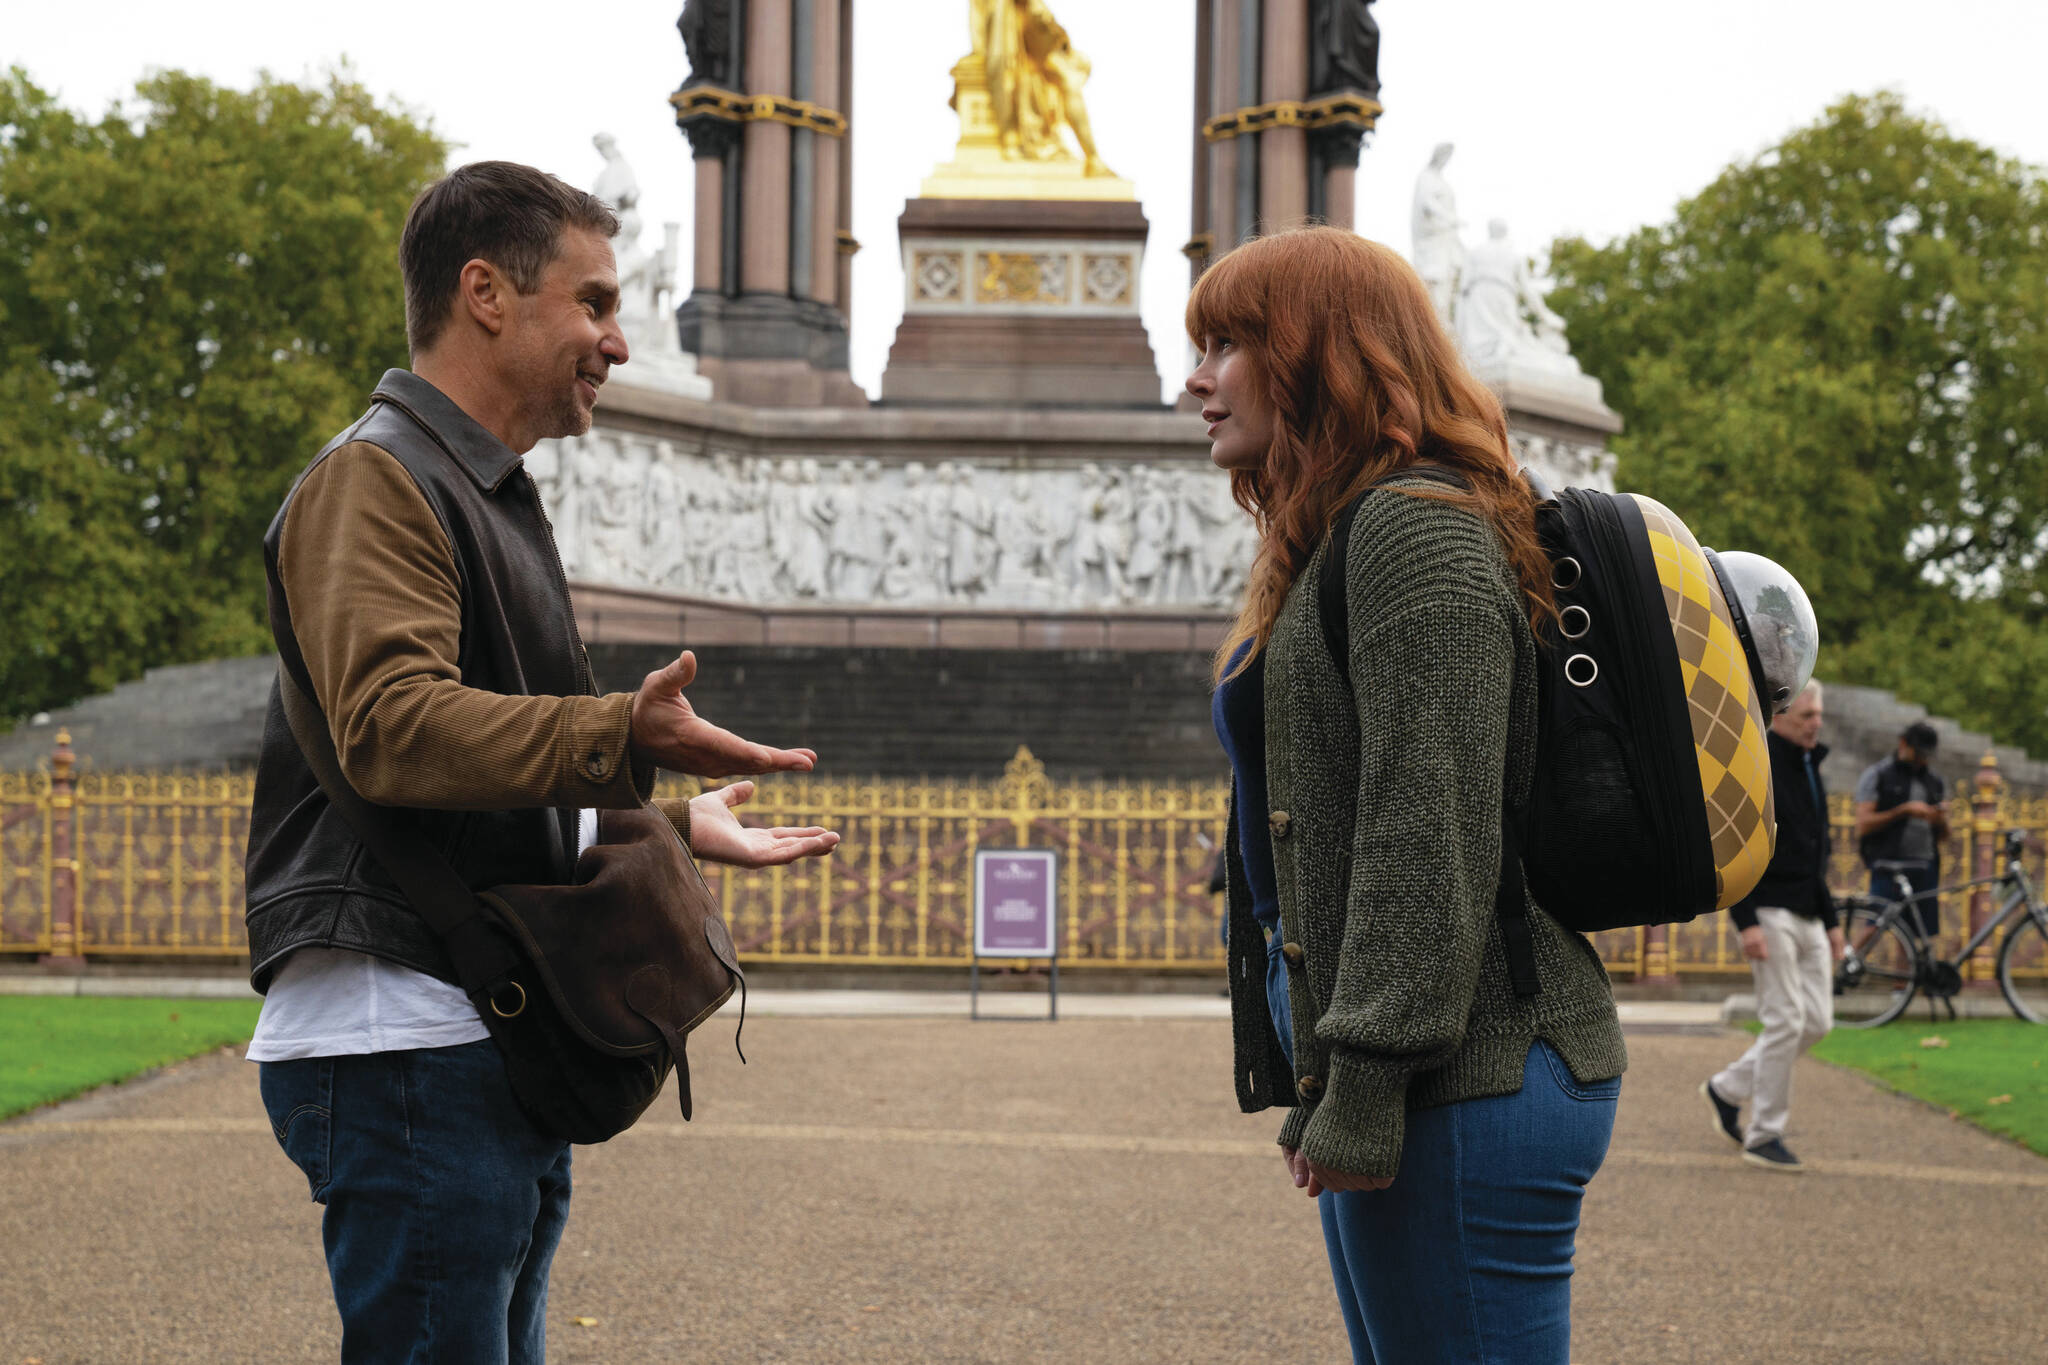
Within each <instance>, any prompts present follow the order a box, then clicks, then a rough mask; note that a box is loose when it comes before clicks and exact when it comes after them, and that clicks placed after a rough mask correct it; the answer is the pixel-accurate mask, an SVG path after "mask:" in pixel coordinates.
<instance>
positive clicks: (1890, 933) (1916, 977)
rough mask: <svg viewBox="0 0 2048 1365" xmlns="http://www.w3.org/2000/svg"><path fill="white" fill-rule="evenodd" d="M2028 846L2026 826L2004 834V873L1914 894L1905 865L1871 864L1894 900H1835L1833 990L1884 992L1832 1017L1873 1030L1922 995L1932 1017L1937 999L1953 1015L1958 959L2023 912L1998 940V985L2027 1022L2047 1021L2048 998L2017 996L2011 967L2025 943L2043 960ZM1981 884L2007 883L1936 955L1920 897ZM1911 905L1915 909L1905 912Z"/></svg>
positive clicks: (2046, 939)
mask: <svg viewBox="0 0 2048 1365" xmlns="http://www.w3.org/2000/svg"><path fill="white" fill-rule="evenodd" d="M2026 845H2027V834H2026V832H2025V831H2024V830H2017V829H2015V830H2008V831H2006V835H2005V871H2004V872H2002V873H2001V874H1999V875H1998V876H1996V877H1979V878H1977V879H1975V880H1974V881H1967V882H1958V883H1957V884H1956V885H1954V886H1942V887H1936V888H1934V889H1933V890H1931V891H1920V892H1915V891H1914V890H1913V889H1912V886H1911V885H1910V884H1909V883H1908V882H1907V881H1906V877H1905V873H1904V869H1905V868H1906V867H1907V866H1908V864H1904V863H1896V862H1874V863H1872V864H1871V865H1870V868H1871V871H1873V872H1889V873H1891V874H1892V880H1893V883H1894V884H1895V885H1896V886H1897V887H1898V889H1899V892H1900V894H1899V896H1898V898H1897V899H1895V900H1884V899H1880V898H1875V897H1871V896H1841V897H1837V898H1836V901H1835V907H1836V914H1837V917H1838V918H1839V919H1840V920H1841V924H1842V937H1843V941H1844V951H1843V953H1842V960H1841V961H1840V962H1839V963H1837V964H1836V966H1835V994H1836V996H1838V997H1843V998H1846V999H1849V1000H1856V1001H1866V1000H1870V999H1872V998H1873V997H1874V996H1875V994H1876V993H1877V992H1879V991H1884V992H1887V993H1888V994H1887V996H1886V998H1885V1000H1884V1003H1883V1006H1882V1008H1880V1009H1879V1010H1878V1011H1877V1012H1876V1013H1875V1014H1872V1015H1870V1016H1869V1017H1867V1018H1857V1017H1845V1016H1844V1015H1843V1014H1842V1013H1841V1012H1840V1011H1839V1010H1838V1011H1837V1014H1836V1018H1835V1023H1836V1024H1837V1025H1839V1026H1841V1027H1844V1028H1876V1027H1877V1026H1878V1025H1880V1024H1889V1023H1890V1022H1891V1021H1892V1020H1894V1019H1896V1018H1898V1017H1899V1016H1900V1015H1902V1014H1904V1013H1905V1012H1906V1007H1907V1006H1908V1005H1911V1004H1912V1003H1913V997H1914V996H1915V995H1918V994H1921V993H1923V992H1924V993H1925V994H1926V996H1927V1015H1928V1018H1929V1019H1930V1020H1931V1019H1933V1018H1934V1017H1935V1016H1934V1008H1935V1002H1936V1001H1937V1000H1938V1001H1940V1002H1941V1003H1942V1004H1943V1005H1945V1006H1947V1008H1948V1017H1949V1018H1951V1019H1953V1018H1955V1017H1956V1006H1955V996H1956V993H1957V992H1959V991H1960V990H1962V988H1963V971H1962V967H1963V963H1965V962H1967V961H1969V960H1970V958H1971V956H1972V955H1973V954H1975V953H1976V951H1977V949H1979V948H1981V947H1982V946H1983V945H1984V944H1985V943H1986V942H1988V941H1989V940H1990V938H1991V936H1992V935H1993V934H1995V933H1997V932H1998V930H1999V928H2000V927H2001V926H2003V925H2004V924H2005V923H2006V922H2007V921H2008V920H2011V919H2013V918H2014V917H2015V916H2022V918H2021V919H2020V922H2019V923H2018V924H2015V925H2014V926H2013V927H2012V929H2011V931H2010V932H2008V933H2007V934H2006V936H2005V941H2004V942H2003V943H2001V944H1999V946H1998V989H1999V990H2000V991H2001V992H2002V993H2003V994H2004V996H2005V1003H2006V1004H2008V1005H2010V1006H2011V1007H2012V1012H2013V1013H2014V1014H2016V1015H2018V1016H2019V1017H2020V1018H2022V1019H2024V1020H2026V1021H2027V1022H2028V1023H2030V1024H2048V1004H2042V1003H2036V1002H2034V1001H2029V1000H2027V999H2026V998H2025V997H2024V996H2022V995H2021V994H2020V991H2019V983H2018V982H2017V981H2016V980H2014V971H2015V969H2016V967H2017V965H2018V964H2019V962H2020V961H2021V960H2022V959H2023V958H2024V957H2026V955H2027V953H2028V950H2029V949H2030V948H2032V949H2036V950H2038V951H2037V953H2036V955H2035V957H2034V958H2033V959H2032V960H2034V961H2037V962H2048V905H2044V904H2043V901H2042V897H2041V895H2040V893H2039V892H2037V891H2035V890H2034V884H2033V882H2032V881H2031V880H2030V879H2029V878H2028V876H2027V873H2026V869H2025V868H2023V867H2021V866H2020V854H2021V853H2022V852H2023V851H2024V850H2025V848H2026ZM1979 886H1999V887H2003V888H2005V891H2006V896H2005V904H2004V905H2003V906H2001V907H2000V908H1999V911H1998V913H1997V914H1996V915H1995V916H1993V917H1992V918H1991V919H1989V920H1987V921H1986V922H1985V924H1984V927H1983V928H1981V929H1979V930H1978V931H1977V932H1976V933H1975V934H1973V935H1971V937H1970V941H1969V942H1967V943H1965V944H1964V945H1963V946H1962V950H1961V951H1960V952H1958V953H1957V954H1956V955H1955V957H1954V958H1950V959H1943V958H1938V957H1936V956H1935V955H1934V942H1933V940H1932V939H1930V938H1929V937H1928V936H1927V934H1926V932H1925V930H1924V929H1923V928H1922V927H1921V922H1920V915H1919V913H1918V910H1919V903H1920V902H1922V901H1931V900H1933V899H1935V898H1936V897H1938V896H1943V895H1947V894H1949V893H1951V892H1955V891H1968V890H1972V889H1974V888H1976V887H1979ZM1909 909H1911V910H1912V912H1913V913H1910V914H1909V913H1907V912H1908V910H1909Z"/></svg>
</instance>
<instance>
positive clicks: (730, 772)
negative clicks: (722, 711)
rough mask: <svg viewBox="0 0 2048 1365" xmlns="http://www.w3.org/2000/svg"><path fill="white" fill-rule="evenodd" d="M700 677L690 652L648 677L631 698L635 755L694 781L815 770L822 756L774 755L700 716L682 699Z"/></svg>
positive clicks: (793, 751)
mask: <svg viewBox="0 0 2048 1365" xmlns="http://www.w3.org/2000/svg"><path fill="white" fill-rule="evenodd" d="M696 677H697V656H696V655H694V654H692V653H690V652H689V651H688V650H684V651H683V652H682V654H680V655H679V656H677V658H676V661H675V662H674V663H672V664H670V665H669V666H668V667H666V668H661V669H657V670H655V671H654V672H652V673H649V674H648V675H647V679H646V681H644V682H642V683H641V684H640V690H639V692H638V693H636V694H635V695H634V697H633V722H632V727H631V742H632V746H633V752H634V753H636V754H638V755H640V756H641V757H643V758H646V759H649V760H651V761H652V762H653V763H655V764H656V765H657V766H658V767H663V768H667V769H668V770H669V771H670V772H677V773H688V774H689V775H690V776H692V777H734V776H737V775H738V774H741V773H807V772H809V771H810V770H811V769H812V767H813V766H815V765H816V763H817V761H818V756H817V754H815V753H813V752H812V751H811V750H809V749H771V748H769V747H768V746H767V745H765V744H756V743H754V742H753V741H752V740H747V739H741V738H740V737H739V736H738V735H736V734H734V733H733V732H732V731H730V730H721V729H719V728H718V727H717V726H716V725H713V724H712V723H711V722H710V721H708V720H706V719H704V717H702V716H700V715H698V714H697V712H696V709H695V708H693V707H692V706H691V705H690V703H689V701H688V700H687V699H685V698H684V696H683V689H684V688H686V687H688V686H689V685H690V684H691V683H692V682H694V681H695V680H696ZM785 861H786V860H785Z"/></svg>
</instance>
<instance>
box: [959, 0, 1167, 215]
mask: <svg viewBox="0 0 2048 1365" xmlns="http://www.w3.org/2000/svg"><path fill="white" fill-rule="evenodd" d="M967 30H968V38H969V40H970V42H971V43H972V45H973V48H974V50H973V51H972V52H969V53H968V54H967V55H966V56H965V57H962V58H961V59H960V60H959V61H958V62H957V63H955V65H954V67H953V98H952V100H951V101H950V103H951V104H952V106H953V108H954V109H956V110H957V111H959V114H960V144H959V146H958V147H956V148H955V149H954V151H953V159H952V160H951V161H948V162H947V163H945V164H944V165H942V166H939V167H938V168H936V169H935V170H934V171H933V172H932V174H931V175H930V176H929V177H928V178H927V179H926V180H925V182H924V189H923V192H922V194H921V195H920V197H921V198H926V199H1094V200H1129V199H1135V198H1136V197H1137V194H1136V187H1135V186H1133V185H1132V184H1131V182H1130V181H1128V180H1125V179H1123V178H1122V177H1121V176H1119V175H1117V174H1116V173H1114V172H1113V171H1111V170H1110V169H1109V167H1107V166H1105V165H1103V164H1102V157H1101V154H1100V153H1098V152H1097V151H1096V149H1095V129H1094V128H1093V127H1092V126H1091V125H1090V123H1089V121H1088V103H1087V101H1086V100H1085V99H1083V98H1082V95H1081V86H1082V85H1083V84H1084V83H1085V82H1086V81H1087V79H1088V72H1089V65H1088V59H1087V58H1086V57H1084V56H1082V55H1081V54H1080V53H1079V52H1077V51H1075V50H1074V44H1073V40H1072V39H1070V38H1069V37H1068V36H1067V30H1066V29H1065V28H1064V27H1062V26H1061V24H1060V21H1059V20H1057V19H1055V18H1054V17H1053V14H1052V11H1051V10H1050V9H1048V8H1047V7H1046V0H967ZM1068 133H1071V134H1072V135H1073V140H1074V143H1075V144H1076V145H1077V146H1078V147H1079V148H1080V156H1078V157H1076V156H1075V155H1074V151H1073V149H1072V148H1070V147H1069V146H1068V145H1067V139H1066V134H1068Z"/></svg>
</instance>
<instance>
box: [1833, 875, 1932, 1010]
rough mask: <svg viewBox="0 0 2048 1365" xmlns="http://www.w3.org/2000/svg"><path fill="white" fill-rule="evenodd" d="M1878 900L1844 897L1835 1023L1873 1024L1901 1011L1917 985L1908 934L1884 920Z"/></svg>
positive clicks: (1836, 976) (1882, 906)
mask: <svg viewBox="0 0 2048 1365" xmlns="http://www.w3.org/2000/svg"><path fill="white" fill-rule="evenodd" d="M1886 908H1887V907H1886V906H1885V905H1884V904H1883V903H1872V902H1869V901H1861V900H1857V901H1845V902H1842V903H1841V905H1840V909H1841V912H1842V936H1843V939H1844V941H1845V943H1846V945H1847V947H1848V952H1846V953H1845V954H1843V957H1842V960H1841V961H1840V962H1837V963H1836V964H1835V1025H1836V1027H1838V1028H1876V1027H1877V1026H1878V1025H1880V1024H1889V1023H1890V1022H1891V1021H1892V1020H1894V1019H1896V1018H1898V1017H1899V1016H1900V1015H1902V1014H1904V1013H1905V1012H1906V1006H1908V1005H1910V1004H1912V1003H1913V993H1914V992H1915V991H1916V990H1918V989H1919V975H1918V973H1917V972H1916V971H1915V965H1916V955H1915V953H1914V951H1913V940H1912V938H1911V937H1909V936H1908V935H1907V933H1906V931H1905V930H1904V929H1901V928H1900V927H1899V926H1898V924H1897V923H1895V922H1894V923H1885V922H1884V918H1883V917H1884V912H1885V910H1886Z"/></svg>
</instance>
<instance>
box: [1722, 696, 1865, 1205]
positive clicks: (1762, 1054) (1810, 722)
mask: <svg viewBox="0 0 2048 1365" xmlns="http://www.w3.org/2000/svg"><path fill="white" fill-rule="evenodd" d="M1820 723H1821V687H1820V684H1819V683H1817V682H1810V683H1808V684H1807V685H1806V690H1805V691H1804V692H1801V693H1800V694H1799V696H1798V697H1797V698H1795V699H1794V700H1793V702H1792V705H1791V706H1790V707H1789V708H1788V709H1787V710H1785V711H1784V712H1783V713H1782V714H1780V715H1778V716H1775V717H1773V718H1772V720H1771V740H1770V744H1771V787H1772V790H1774V791H1775V792H1776V793H1777V797H1778V847H1777V850H1776V851H1775V852H1774V853H1773V854H1772V855H1771V865H1770V866H1769V867H1768V868H1766V869H1765V870H1764V875H1763V880H1762V881H1760V882H1758V883H1757V886H1756V889H1755V890H1754V891H1752V892H1750V893H1749V895H1747V896H1745V897H1743V898H1742V899H1741V900H1740V901H1737V902H1736V903H1735V905H1734V906H1732V907H1731V908H1730V909H1729V911H1728V913H1729V914H1730V915H1732V916H1734V918H1735V925H1736V927H1737V928H1738V929H1739V930H1741V932H1742V955H1743V956H1744V957H1746V958H1748V959H1749V970H1750V974H1751V975H1752V976H1753V977H1754V978H1755V980H1756V1012H1757V1017H1758V1018H1759V1019H1761V1020H1762V1021H1763V1026H1764V1031H1763V1032H1762V1033H1761V1034H1759V1035H1758V1036H1757V1040H1756V1042H1754V1043H1752V1044H1751V1045H1750V1048H1749V1051H1747V1052H1745V1053H1743V1054H1742V1056H1741V1057H1740V1058H1738V1059H1737V1060H1736V1062H1735V1064H1734V1065H1732V1066H1730V1067H1728V1068H1727V1069H1726V1070H1725V1071H1722V1072H1720V1073H1718V1074H1717V1075H1715V1076H1714V1077H1713V1079H1711V1080H1709V1081H1706V1082H1703V1083H1702V1084H1701V1086H1700V1094H1702V1095H1704V1096H1705V1097H1706V1100H1707V1103H1708V1104H1709V1105H1710V1106H1712V1108H1713V1111H1714V1126H1715V1128H1717V1129H1719V1130H1720V1131H1721V1132H1722V1133H1724V1134H1726V1135H1727V1136H1728V1137H1729V1138H1730V1139H1731V1140H1732V1141H1734V1142H1736V1143H1738V1144H1740V1145H1741V1147H1742V1159H1743V1160H1744V1161H1747V1162H1749V1163H1750V1164H1751V1165H1753V1166H1760V1167H1762V1168H1763V1169H1765V1170H1769V1171H1787V1172H1791V1171H1798V1170H1800V1169H1802V1167H1801V1166H1800V1164H1799V1158H1798V1157H1796V1156H1794V1155H1792V1153H1791V1151H1790V1149H1788V1148H1787V1147H1786V1146H1785V1141H1784V1138H1785V1124H1786V1121H1787V1119H1788V1118H1789V1116H1790V1112H1791V1107H1792V1064H1793V1063H1794V1062H1795V1061H1797V1060H1798V1059H1799V1055H1800V1054H1801V1053H1803V1052H1805V1051H1806V1050H1807V1049H1808V1048H1810V1047H1812V1046H1813V1045H1814V1044H1815V1043H1817V1042H1819V1041H1820V1040H1821V1039H1822V1038H1824V1037H1826V1036H1827V1032H1828V1030H1829V1029H1830V1028H1832V1027H1834V1022H1835V1002H1834V964H1835V963H1836V962H1837V961H1839V960H1840V959H1841V956H1842V930H1841V928H1840V927H1839V925H1838V924H1837V923H1836V919H1835V902H1834V897H1833V896H1832V895H1831V894H1829V892H1828V883H1827V867H1828V793H1827V788H1826V787H1825V786H1823V785H1822V784H1821V779H1820V765H1821V760H1822V759H1824V758H1826V757H1827V756H1828V750H1827V746H1826V745H1825V744H1822V743H1821V742H1820ZM1752 1101H1754V1103H1755V1109H1754V1110H1753V1111H1752V1112H1751V1114H1750V1120H1749V1126H1748V1128H1747V1129H1746V1130H1745V1129H1744V1128H1743V1126H1742V1124H1741V1121H1740V1118H1741V1112H1742V1106H1743V1105H1744V1104H1747V1103H1750V1102H1752Z"/></svg>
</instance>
